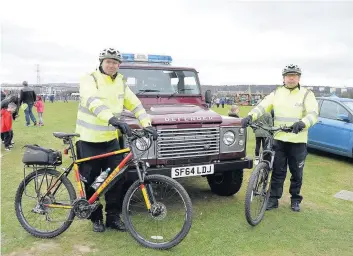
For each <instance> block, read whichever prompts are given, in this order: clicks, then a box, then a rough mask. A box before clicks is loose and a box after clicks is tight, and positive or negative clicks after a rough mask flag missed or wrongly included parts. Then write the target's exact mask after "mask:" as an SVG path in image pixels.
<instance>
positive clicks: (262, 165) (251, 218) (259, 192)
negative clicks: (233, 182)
mask: <svg viewBox="0 0 353 256" xmlns="http://www.w3.org/2000/svg"><path fill="white" fill-rule="evenodd" d="M249 126H250V127H252V128H255V129H263V130H265V131H267V132H268V134H269V135H268V136H267V138H266V142H265V145H266V147H265V149H264V150H263V151H262V152H260V155H259V163H258V165H256V167H255V169H254V171H253V172H252V173H251V176H250V179H249V183H248V187H247V190H246V195H245V217H246V220H247V222H248V223H249V224H250V225H251V226H256V225H257V224H259V223H260V222H261V220H262V219H263V217H264V215H265V211H266V207H267V203H268V199H269V197H270V189H271V183H270V182H269V180H270V174H271V172H272V169H273V161H274V158H275V151H274V150H273V141H274V135H275V133H276V132H280V131H282V132H292V130H293V129H292V127H287V126H282V127H277V128H275V127H265V126H264V125H263V124H262V123H259V124H257V123H251V124H250V125H249ZM264 156H265V157H264ZM254 199H259V200H260V203H259V204H258V205H257V207H255V209H252V203H253V201H254ZM253 211H254V212H253Z"/></svg>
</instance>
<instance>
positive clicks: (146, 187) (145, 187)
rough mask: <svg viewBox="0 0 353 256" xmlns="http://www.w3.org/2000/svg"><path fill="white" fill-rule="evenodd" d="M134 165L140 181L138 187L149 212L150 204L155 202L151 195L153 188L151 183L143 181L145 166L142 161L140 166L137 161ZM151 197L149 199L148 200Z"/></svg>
mask: <svg viewBox="0 0 353 256" xmlns="http://www.w3.org/2000/svg"><path fill="white" fill-rule="evenodd" d="M135 167H136V170H137V175H138V177H139V181H140V189H141V192H142V195H143V198H144V200H145V204H146V207H147V209H148V211H149V212H151V208H152V204H153V203H154V202H155V198H154V196H153V190H152V186H151V184H149V183H148V184H146V183H145V176H146V166H145V164H144V163H141V168H142V171H141V168H140V166H139V163H138V162H135ZM150 199H151V200H150Z"/></svg>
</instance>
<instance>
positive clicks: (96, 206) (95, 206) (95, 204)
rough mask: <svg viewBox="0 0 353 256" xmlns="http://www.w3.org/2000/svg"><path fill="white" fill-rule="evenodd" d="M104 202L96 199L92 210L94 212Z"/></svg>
mask: <svg viewBox="0 0 353 256" xmlns="http://www.w3.org/2000/svg"><path fill="white" fill-rule="evenodd" d="M101 205H102V204H101V203H100V202H99V201H96V202H94V203H93V204H92V205H91V211H92V212H94V211H95V210H97V209H98V207H99V206H101Z"/></svg>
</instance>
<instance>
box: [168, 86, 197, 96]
mask: <svg viewBox="0 0 353 256" xmlns="http://www.w3.org/2000/svg"><path fill="white" fill-rule="evenodd" d="M193 90H194V89H191V88H184V89H179V90H177V91H175V92H173V93H172V94H171V95H170V96H169V97H168V99H170V98H171V97H173V96H174V95H175V94H177V93H179V92H184V91H193Z"/></svg>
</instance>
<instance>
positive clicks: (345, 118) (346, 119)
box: [337, 114, 350, 123]
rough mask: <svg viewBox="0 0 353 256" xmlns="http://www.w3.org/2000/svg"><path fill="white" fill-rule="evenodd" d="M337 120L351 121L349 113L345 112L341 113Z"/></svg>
mask: <svg viewBox="0 0 353 256" xmlns="http://www.w3.org/2000/svg"><path fill="white" fill-rule="evenodd" d="M337 120H340V121H343V122H347V123H348V122H349V121H350V120H349V117H348V115H345V114H339V115H338V116H337Z"/></svg>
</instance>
